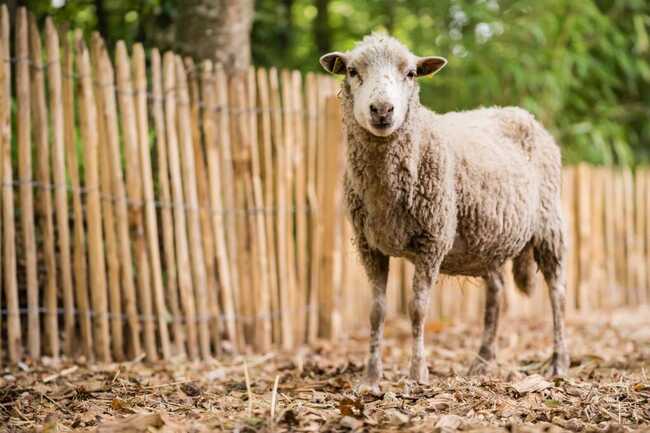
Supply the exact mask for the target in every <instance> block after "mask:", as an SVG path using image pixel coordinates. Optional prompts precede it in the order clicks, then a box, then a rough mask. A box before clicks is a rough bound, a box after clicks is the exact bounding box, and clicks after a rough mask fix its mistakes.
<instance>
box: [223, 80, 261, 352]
mask: <svg viewBox="0 0 650 433" xmlns="http://www.w3.org/2000/svg"><path fill="white" fill-rule="evenodd" d="M242 80H243V77H241V76H240V75H234V76H232V77H230V82H229V86H228V91H229V92H230V97H229V100H230V101H231V104H232V112H233V115H232V116H231V117H230V121H231V123H230V129H231V131H232V135H231V143H232V164H231V165H232V167H233V174H234V178H233V188H234V193H235V194H234V199H235V202H234V207H233V210H234V217H235V227H236V232H237V240H238V250H237V255H236V259H237V266H238V268H239V269H242V270H243V269H250V271H249V272H242V273H241V274H240V275H239V309H238V311H239V314H240V315H241V317H242V318H243V320H242V321H241V323H242V325H243V331H244V337H245V339H246V340H250V339H251V337H252V335H253V334H254V329H253V326H254V324H255V317H254V314H255V313H254V305H253V304H254V302H255V298H254V296H253V295H252V293H251V290H252V289H253V286H254V281H253V280H254V279H255V275H254V272H253V270H252V263H251V262H250V260H251V256H252V252H251V249H252V247H253V246H252V239H251V237H250V231H249V224H248V220H249V215H248V205H247V194H246V181H245V179H246V177H247V175H248V166H249V165H250V149H249V148H248V144H247V140H248V137H245V136H244V134H245V133H246V131H247V129H248V125H246V121H245V117H244V111H245V99H246V97H245V95H244V92H245V88H244V86H243V83H242Z"/></svg>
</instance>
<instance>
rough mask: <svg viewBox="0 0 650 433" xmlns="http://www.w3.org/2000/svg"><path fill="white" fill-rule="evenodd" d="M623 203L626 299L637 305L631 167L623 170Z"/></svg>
mask: <svg viewBox="0 0 650 433" xmlns="http://www.w3.org/2000/svg"><path fill="white" fill-rule="evenodd" d="M623 203H624V206H623V207H624V209H625V220H624V225H623V227H624V232H625V248H626V260H625V265H626V266H625V268H626V274H627V277H626V279H625V285H626V293H627V295H626V299H627V304H628V305H637V303H638V301H639V300H638V298H637V288H636V287H635V283H636V278H635V276H636V271H637V269H636V268H635V266H634V264H635V262H636V258H637V252H636V242H635V238H634V184H633V178H632V173H631V172H630V169H629V167H624V168H623Z"/></svg>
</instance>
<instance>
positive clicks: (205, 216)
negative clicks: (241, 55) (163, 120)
mask: <svg viewBox="0 0 650 433" xmlns="http://www.w3.org/2000/svg"><path fill="white" fill-rule="evenodd" d="M185 68H186V69H187V74H188V75H187V80H188V87H189V98H190V108H191V110H190V122H191V124H192V146H193V151H194V166H195V170H196V187H197V197H198V203H199V209H198V211H199V220H200V223H201V240H202V241H203V253H204V256H205V269H206V279H207V287H206V289H207V295H208V297H207V304H208V309H209V311H210V313H209V316H210V320H209V321H208V323H209V325H210V336H211V337H212V345H213V346H214V349H215V351H217V352H218V353H220V352H221V338H220V334H221V329H220V327H221V324H220V323H219V318H220V313H219V305H218V302H217V298H218V291H219V288H218V284H217V262H216V261H217V257H216V253H215V246H214V235H213V227H212V220H211V218H210V212H211V211H212V209H211V208H210V203H209V198H208V179H207V173H206V166H205V155H204V152H203V146H202V143H201V128H202V125H201V116H200V111H201V105H202V103H204V102H202V101H201V97H200V95H199V76H198V75H199V72H198V71H197V69H196V66H195V65H194V62H193V61H192V59H190V58H186V59H185ZM204 109H205V108H204Z"/></svg>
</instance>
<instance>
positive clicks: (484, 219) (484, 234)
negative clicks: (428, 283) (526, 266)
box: [441, 208, 536, 276]
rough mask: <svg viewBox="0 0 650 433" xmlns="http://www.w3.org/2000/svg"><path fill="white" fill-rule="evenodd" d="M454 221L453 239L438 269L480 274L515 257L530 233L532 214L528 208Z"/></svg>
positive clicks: (528, 238)
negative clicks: (455, 227)
mask: <svg viewBox="0 0 650 433" xmlns="http://www.w3.org/2000/svg"><path fill="white" fill-rule="evenodd" d="M472 214H473V215H474V216H475V218H470V217H463V216H462V215H461V216H460V218H459V221H458V227H457V233H456V239H455V240H454V244H453V247H452V248H451V250H450V251H449V252H448V253H447V255H446V256H445V259H444V261H443V263H442V265H441V272H443V273H445V274H449V275H468V276H481V275H485V273H486V272H488V271H491V270H494V269H497V268H499V267H500V266H502V265H503V264H504V263H505V261H506V260H508V259H511V258H513V257H515V256H516V255H517V254H519V253H520V252H521V250H522V249H523V248H524V246H526V244H527V243H528V242H529V241H530V239H531V238H532V237H533V235H534V227H535V226H536V215H535V212H534V211H532V208H531V210H528V211H527V210H523V209H520V210H514V209H511V210H510V212H508V211H504V212H501V213H496V214H495V213H490V214H489V216H488V215H485V214H483V215H482V214H481V213H480V212H477V213H472Z"/></svg>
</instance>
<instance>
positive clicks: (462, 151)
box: [320, 33, 569, 392]
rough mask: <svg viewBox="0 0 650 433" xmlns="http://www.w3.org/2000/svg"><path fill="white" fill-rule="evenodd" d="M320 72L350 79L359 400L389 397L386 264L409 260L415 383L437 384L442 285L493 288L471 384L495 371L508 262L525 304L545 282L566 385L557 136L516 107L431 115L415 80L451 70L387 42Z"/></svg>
mask: <svg viewBox="0 0 650 433" xmlns="http://www.w3.org/2000/svg"><path fill="white" fill-rule="evenodd" d="M320 63H321V65H322V66H323V68H324V69H325V70H326V71H328V72H330V73H333V74H341V75H345V78H344V79H343V80H342V84H341V90H340V99H341V104H342V112H343V124H344V127H345V135H346V138H347V159H346V168H345V175H344V193H345V202H346V207H347V211H348V214H349V218H350V219H351V223H352V227H353V234H354V239H355V244H356V249H357V250H358V252H359V255H360V258H361V262H362V263H363V266H364V268H365V271H366V273H367V276H368V278H369V280H370V282H371V284H372V296H373V299H372V306H371V313H370V325H371V334H370V354H369V359H368V364H367V367H366V372H365V378H364V380H363V382H362V384H361V385H362V386H361V388H362V389H366V390H368V391H371V392H379V390H380V388H379V381H380V379H381V377H382V361H381V355H380V353H381V350H380V349H381V344H382V338H383V321H384V315H385V308H386V307H385V303H386V280H387V276H388V268H389V257H403V258H406V259H407V260H408V261H410V262H412V263H413V265H414V269H415V272H414V279H413V299H412V300H411V302H410V304H409V315H410V319H411V325H412V334H413V347H412V354H411V362H410V374H409V378H410V379H411V380H413V381H415V382H417V383H422V384H424V383H427V382H428V367H427V363H426V360H425V358H424V342H423V330H424V321H425V313H426V311H427V307H428V304H429V292H430V290H431V288H432V286H433V285H434V283H435V281H436V278H437V277H438V275H439V273H443V274H447V275H465V276H477V277H482V278H483V279H484V281H485V285H486V287H487V295H486V304H485V313H484V318H483V320H484V330H483V335H482V339H481V344H480V349H479V351H478V355H477V356H476V358H475V360H474V361H473V363H472V364H471V367H470V368H469V372H468V373H469V374H484V373H486V372H487V371H488V367H489V366H490V365H491V364H492V363H493V362H494V360H495V356H496V348H495V339H496V334H497V327H498V320H499V297H500V292H501V291H502V289H503V286H504V264H505V262H506V261H507V260H509V259H512V260H513V271H514V272H513V273H514V277H515V282H516V284H517V286H518V287H519V288H520V290H522V291H523V292H524V293H528V292H530V291H531V290H532V286H533V283H534V277H535V273H536V272H537V268H538V267H539V269H540V270H541V272H542V274H543V276H544V278H545V281H546V283H547V285H548V287H549V295H550V301H551V307H552V315H553V328H554V330H553V336H554V338H553V355H552V356H551V359H550V363H549V371H548V373H549V374H552V375H564V374H565V373H566V372H567V369H568V367H569V354H568V352H567V347H566V341H565V330H564V309H565V272H564V270H565V259H564V256H565V249H566V246H565V239H566V235H565V228H564V220H563V216H562V209H561V201H560V175H561V155H560V149H559V147H558V145H557V144H556V143H555V141H554V139H553V138H552V136H551V135H550V133H548V132H547V131H546V130H545V129H544V127H543V126H542V125H541V124H540V123H538V122H537V121H536V120H535V118H534V116H533V115H532V114H530V113H528V112H527V111H525V110H523V109H521V108H517V107H505V108H498V107H493V108H480V109H476V110H470V111H463V112H450V113H445V114H438V113H434V112H432V111H430V110H428V109H427V108H425V107H423V106H422V105H421V104H420V97H419V85H418V83H417V81H416V78H419V77H424V76H430V75H433V74H435V73H437V72H438V71H439V70H440V69H442V68H443V67H444V66H445V65H446V63H447V60H446V59H444V58H442V57H436V56H429V57H418V56H415V55H414V54H412V53H411V52H410V51H409V50H408V49H407V48H406V47H405V46H404V45H403V44H402V43H401V42H399V41H398V40H397V39H395V38H393V37H391V36H388V35H386V34H377V33H374V34H371V35H369V36H366V37H365V38H364V39H363V40H362V41H360V42H359V43H357V45H356V46H355V47H354V48H353V49H352V50H351V51H349V52H332V53H329V54H325V55H324V56H322V57H321V58H320Z"/></svg>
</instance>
